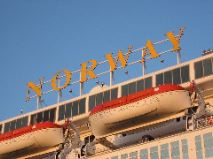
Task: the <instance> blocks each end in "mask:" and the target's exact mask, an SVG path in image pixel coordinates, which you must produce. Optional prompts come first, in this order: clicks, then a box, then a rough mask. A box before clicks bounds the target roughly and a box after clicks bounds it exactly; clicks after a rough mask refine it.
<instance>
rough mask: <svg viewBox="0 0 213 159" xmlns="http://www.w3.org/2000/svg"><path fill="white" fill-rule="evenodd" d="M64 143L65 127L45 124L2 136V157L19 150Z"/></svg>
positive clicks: (0, 153)
mask: <svg viewBox="0 0 213 159" xmlns="http://www.w3.org/2000/svg"><path fill="white" fill-rule="evenodd" d="M63 141H64V139H63V126H59V125H57V124H54V123H52V122H43V123H38V124H35V125H33V126H32V125H31V126H26V127H23V128H20V129H17V130H14V131H11V132H7V133H4V134H1V135H0V156H1V155H5V154H8V153H12V152H16V151H19V150H22V151H24V150H28V149H42V148H49V147H53V146H56V145H58V144H60V143H62V142H63Z"/></svg>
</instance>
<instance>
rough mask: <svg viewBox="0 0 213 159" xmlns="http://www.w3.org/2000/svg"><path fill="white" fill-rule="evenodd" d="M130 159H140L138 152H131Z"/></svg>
mask: <svg viewBox="0 0 213 159" xmlns="http://www.w3.org/2000/svg"><path fill="white" fill-rule="evenodd" d="M129 159H138V152H137V151H135V152H131V153H130V154H129Z"/></svg>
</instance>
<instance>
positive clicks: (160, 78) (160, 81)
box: [156, 73, 163, 86]
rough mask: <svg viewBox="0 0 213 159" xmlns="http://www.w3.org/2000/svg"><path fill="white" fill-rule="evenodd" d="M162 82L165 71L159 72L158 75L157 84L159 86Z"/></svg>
mask: <svg viewBox="0 0 213 159" xmlns="http://www.w3.org/2000/svg"><path fill="white" fill-rule="evenodd" d="M162 84H163V73H161V74H158V75H157V76H156V85H157V86H158V85H162Z"/></svg>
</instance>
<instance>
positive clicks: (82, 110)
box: [79, 98, 86, 114]
mask: <svg viewBox="0 0 213 159" xmlns="http://www.w3.org/2000/svg"><path fill="white" fill-rule="evenodd" d="M85 102H86V99H85V98H84V99H81V100H80V102H79V114H83V113H85Z"/></svg>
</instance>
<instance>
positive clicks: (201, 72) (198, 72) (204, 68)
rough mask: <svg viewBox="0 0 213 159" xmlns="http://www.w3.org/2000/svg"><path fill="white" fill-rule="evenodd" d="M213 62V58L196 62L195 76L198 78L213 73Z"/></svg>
mask: <svg viewBox="0 0 213 159" xmlns="http://www.w3.org/2000/svg"><path fill="white" fill-rule="evenodd" d="M212 63H213V61H212V59H211V58H209V59H205V60H202V61H199V62H195V64H194V68H195V78H196V79H197V78H201V77H205V76H208V75H211V74H213V70H212Z"/></svg>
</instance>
